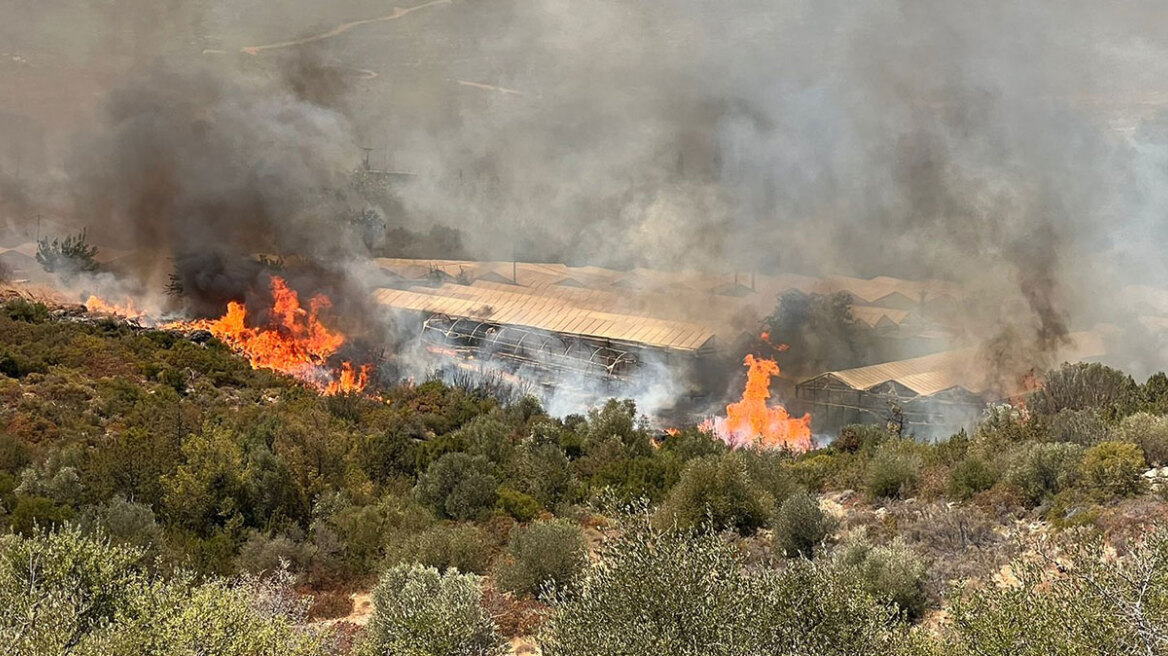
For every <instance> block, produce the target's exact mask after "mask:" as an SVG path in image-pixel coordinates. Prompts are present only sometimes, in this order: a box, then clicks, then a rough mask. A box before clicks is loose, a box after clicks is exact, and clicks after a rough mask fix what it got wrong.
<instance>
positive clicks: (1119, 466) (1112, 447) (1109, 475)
mask: <svg viewBox="0 0 1168 656" xmlns="http://www.w3.org/2000/svg"><path fill="white" fill-rule="evenodd" d="M1143 471H1144V453H1143V452H1142V451H1140V447H1138V446H1136V445H1135V444H1132V443H1130V442H1102V443H1100V444H1096V445H1095V446H1093V447H1091V448H1090V449H1087V452H1086V453H1085V454H1083V460H1082V462H1080V463H1079V473H1080V475H1081V476H1082V482H1083V484H1084V485H1086V486H1087V487H1088V488H1089V489H1090V490H1091V491H1092V492H1094V493H1095V494H1096V495H1099V496H1101V497H1102V498H1105V499H1113V498H1116V497H1129V496H1135V495H1136V494H1139V493H1140V491H1142V490H1143V488H1144V479H1143V478H1142V477H1141V476H1140V474H1142V473H1143Z"/></svg>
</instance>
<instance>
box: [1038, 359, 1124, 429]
mask: <svg viewBox="0 0 1168 656" xmlns="http://www.w3.org/2000/svg"><path fill="white" fill-rule="evenodd" d="M1139 401H1140V389H1139V386H1138V385H1136V382H1135V381H1134V380H1132V378H1131V376H1128V375H1127V374H1125V373H1123V372H1122V371H1117V370H1115V369H1112V368H1111V367H1108V366H1107V365H1103V364H1099V363H1098V362H1090V363H1087V362H1082V363H1077V364H1064V365H1063V366H1062V367H1059V368H1058V369H1055V370H1054V371H1051V372H1048V373H1047V375H1046V379H1045V381H1044V382H1043V385H1042V387H1041V388H1040V389H1039V390H1038V391H1037V392H1035V393H1034V394H1033V398H1032V402H1031V404H1030V405H1031V407H1032V408H1033V410H1034V411H1035V412H1037V413H1040V414H1046V415H1054V414H1057V413H1058V412H1060V411H1061V410H1066V409H1069V410H1094V411H1097V412H1100V413H1101V414H1102V415H1103V416H1104V417H1107V418H1111V419H1115V418H1118V417H1122V416H1124V415H1126V414H1128V413H1130V412H1131V411H1132V410H1133V409H1135V408H1136V407H1137V406H1138V404H1139Z"/></svg>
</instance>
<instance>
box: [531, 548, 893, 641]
mask: <svg viewBox="0 0 1168 656" xmlns="http://www.w3.org/2000/svg"><path fill="white" fill-rule="evenodd" d="M817 563H818V561H795V562H793V563H792V564H791V565H789V566H788V567H785V568H783V570H782V571H773V570H764V571H762V572H759V573H757V574H752V573H750V572H748V571H747V570H746V568H745V567H744V563H743V561H742V559H741V556H740V555H739V553H738V551H737V550H736V549H735V547H734V546H733V545H731V544H728V543H727V542H726V541H725V540H723V539H721V538H720V537H719V536H715V535H697V536H687V535H684V534H682V533H680V532H676V531H669V532H665V533H660V532H655V531H653V530H651V529H649V528H647V527H645V526H643V525H634V526H625V527H624V530H622V532H621V533H620V535H619V536H618V537H616V538H613V539H612V540H610V541H608V542H606V543H605V544H604V545H603V546H602V548H601V554H600V558H599V559H598V560H597V561H596V562H594V563H593V564H591V565H590V566H589V568H588V569H587V571H586V573H585V575H584V576H583V578H582V579H581V584H580V586H579V588H578V590H577V591H576V593H575V594H574V595H573V596H571V597H570V598H569V599H567V600H566V601H564V602H563V603H562V604H560V606H559V607H558V609H557V612H556V613H555V614H554V615H553V616H552V617H551V619H550V621H549V624H548V625H547V626H546V627H545V630H544V632H543V633H542V635H541V636H540V638H541V639H540V645H541V647H542V650H543V653H544V654H545V655H546V656H625V655H630V654H637V655H640V654H671V655H677V656H740V655H741V654H815V655H816V656H844V655H845V654H890V653H893V647H894V644H893V643H894V642H895V641H896V639H897V638H898V637H899V633H898V631H897V630H896V629H895V628H892V627H890V626H889V622H888V619H889V614H888V612H887V611H886V610H885V609H883V608H882V607H880V606H879V605H878V604H877V603H875V602H874V601H873V599H872V597H871V596H870V595H868V594H866V593H865V592H864V591H863V590H862V589H860V588H859V587H858V586H857V585H856V584H855V579H854V578H851V577H847V576H842V575H840V573H839V572H837V571H836V570H835V569H834V568H832V567H829V566H827V565H818V564H817Z"/></svg>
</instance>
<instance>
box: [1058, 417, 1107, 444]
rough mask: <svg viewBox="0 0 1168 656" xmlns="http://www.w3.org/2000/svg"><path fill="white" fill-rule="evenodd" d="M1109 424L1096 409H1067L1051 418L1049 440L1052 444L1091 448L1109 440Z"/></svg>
mask: <svg viewBox="0 0 1168 656" xmlns="http://www.w3.org/2000/svg"><path fill="white" fill-rule="evenodd" d="M1107 434H1108V428H1107V422H1105V421H1103V419H1102V418H1101V417H1100V416H1099V412H1098V411H1097V410H1095V409H1094V408H1088V409H1085V410H1072V409H1070V408H1066V409H1063V410H1060V411H1059V412H1058V414H1056V415H1055V416H1053V417H1051V418H1050V422H1049V425H1048V426H1047V439H1048V440H1049V441H1051V442H1071V443H1073V444H1082V445H1083V446H1091V445H1092V444H1096V443H1098V442H1102V441H1103V440H1106V439H1107Z"/></svg>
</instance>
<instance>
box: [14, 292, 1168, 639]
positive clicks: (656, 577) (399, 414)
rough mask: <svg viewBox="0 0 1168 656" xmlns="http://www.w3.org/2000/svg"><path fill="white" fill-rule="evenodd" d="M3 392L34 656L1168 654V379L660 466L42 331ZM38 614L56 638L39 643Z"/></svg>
mask: <svg viewBox="0 0 1168 656" xmlns="http://www.w3.org/2000/svg"><path fill="white" fill-rule="evenodd" d="M0 374H2V375H0V398H3V405H2V409H0V508H2V511H0V522H2V523H3V526H4V530H5V531H6V532H7V533H8V534H7V535H5V536H4V537H3V538H0V552H2V553H3V558H0V602H3V603H4V604H8V605H9V606H10V607H11V608H12V609H14V613H15V614H13V612H10V613H8V614H7V615H5V614H0V636H3V637H4V639H5V641H6V643H8V644H15V645H17V648H16V649H17V651H16V652H15V653H82V652H77V651H76V650H72V651H71V650H70V649H67V648H65V647H63V646H62V645H65V644H69V643H76V644H80V645H82V646H83V649H82V651H83V652H84V653H92V651H84V650H86V649H88V650H95V649H97V650H100V649H104V648H106V647H108V645H109V644H115V643H116V644H120V645H122V646H123V647H125V646H126V645H137V646H138V647H135V649H138V648H139V647H141V650H140V651H135V652H134V653H154V652H151V651H149V650H148V649H146V648H145V647H142V645H145V644H147V643H149V642H150V641H151V640H159V639H165V640H174V641H177V643H181V644H189V645H192V647H191V648H196V647H197V645H198V643H199V641H200V640H204V639H209V638H206V636H202V635H195V634H189V633H184V631H187V630H188V629H189V626H188V625H187V624H184V623H183V622H184V621H193V622H196V624H198V625H203V624H206V625H208V626H211V627H212V629H208V631H209V632H210V633H211V634H213V633H214V627H215V626H218V624H217V623H219V622H226V621H227V619H226V618H228V617H232V616H235V615H238V616H239V617H247V618H251V619H248V620H247V621H248V622H251V624H248V626H250V627H251V628H240V627H238V626H237V627H235V628H233V629H230V630H227V629H225V631H226V633H225V634H224V635H230V636H231V640H229V641H228V642H230V643H231V644H230V646H222V648H216V653H240V654H251V653H271V652H270V651H265V649H266V648H261V647H258V646H257V645H260V644H268V645H269V647H270V645H273V644H280V645H283V647H281V648H279V649H278V651H280V653H285V652H286V653H306V654H307V653H325V652H328V651H330V650H333V651H335V650H341V651H347V650H350V649H351V650H356V652H360V653H366V652H365V651H362V650H369V649H373V650H374V651H377V650H379V649H380V650H385V649H389V650H390V651H389V653H397V652H396V651H393V649H395V648H394V647H393V645H394V644H399V643H400V641H405V642H404V643H401V644H406V643H408V644H412V645H423V644H428V645H431V647H430V649H432V651H427V652H425V653H435V654H448V653H449V654H456V653H457V654H463V653H465V654H470V653H496V652H497V650H498V649H502V648H503V647H502V646H501V645H503V644H504V639H522V640H520V641H518V642H516V644H522V645H528V647H523V648H524V649H529V648H530V647H529V646H530V645H532V644H536V643H538V644H540V645H541V646H542V648H543V650H544V653H549V654H550V653H555V654H583V653H592V654H604V653H613V654H616V653H648V652H643V651H639V650H642V649H646V648H648V647H647V644H648V643H644V642H643V641H644V640H645V635H646V634H647V633H651V634H652V635H654V636H655V638H656V639H660V640H665V641H667V642H669V643H670V644H675V645H677V652H676V653H693V654H697V653H722V652H717V651H716V650H714V651H711V650H712V649H713V647H712V645H717V644H721V645H729V646H730V647H729V649H730V651H726V652H725V653H745V652H743V651H742V650H743V649H747V648H752V647H750V646H751V645H755V646H756V647H757V646H758V645H764V646H765V651H763V652H760V653H814V654H837V653H838V654H843V653H903V654H925V653H954V654H966V653H969V654H1007V653H1011V654H1015V653H1054V652H1057V653H1084V654H1087V653H1091V654H1095V653H1163V648H1164V642H1163V641H1162V634H1161V633H1160V631H1161V629H1160V627H1162V626H1164V624H1163V623H1162V619H1161V618H1162V617H1164V616H1163V615H1161V613H1164V612H1165V611H1168V607H1165V606H1164V605H1163V602H1162V600H1163V599H1165V598H1168V597H1166V596H1165V595H1166V593H1168V587H1166V586H1168V579H1166V578H1165V570H1164V565H1163V564H1162V563H1163V561H1162V560H1161V555H1162V554H1163V553H1164V549H1168V542H1166V541H1165V537H1164V535H1163V534H1162V533H1158V532H1155V531H1154V530H1153V532H1152V533H1150V534H1148V533H1147V530H1148V529H1149V528H1152V527H1154V526H1155V525H1157V524H1158V523H1160V522H1162V521H1163V519H1164V518H1165V517H1166V516H1168V503H1165V501H1164V500H1163V498H1162V492H1161V490H1162V488H1161V486H1160V484H1159V478H1158V476H1159V475H1160V471H1159V470H1156V469H1153V468H1152V467H1153V466H1154V465H1155V466H1158V465H1159V464H1160V463H1162V462H1164V461H1165V459H1168V418H1165V417H1164V410H1165V409H1166V408H1168V379H1166V378H1165V377H1164V376H1163V375H1162V374H1158V375H1157V376H1154V377H1153V378H1152V379H1150V380H1149V381H1148V382H1147V383H1145V384H1143V385H1139V384H1136V383H1135V382H1134V381H1132V380H1131V379H1130V378H1128V377H1126V376H1125V375H1123V374H1122V373H1120V372H1117V371H1114V370H1110V369H1107V368H1106V367H1102V366H1101V365H1077V366H1073V367H1072V366H1068V367H1065V368H1064V369H1063V370H1060V371H1056V372H1053V373H1052V374H1051V375H1050V377H1049V378H1048V382H1047V385H1046V387H1045V388H1043V389H1041V390H1039V391H1037V392H1035V393H1034V394H1033V395H1032V397H1031V398H1030V399H1028V401H1027V407H1026V408H1009V407H1003V408H999V409H997V410H995V411H993V412H991V413H990V414H988V415H987V418H986V420H985V421H984V422H983V423H982V425H981V427H980V428H979V430H978V431H977V432H976V433H975V434H974V435H969V436H967V435H964V434H959V435H955V436H953V437H952V438H950V439H948V440H945V441H941V442H937V443H931V444H930V443H923V442H918V441H914V440H913V439H912V438H911V436H909V435H900V434H898V432H897V427H896V426H890V427H888V428H887V429H885V428H879V427H871V426H869V427H849V428H847V429H845V430H844V431H843V432H841V434H840V436H839V437H838V438H837V439H836V440H835V442H834V443H833V444H832V446H831V447H829V448H825V449H820V450H816V451H812V452H810V453H806V454H802V455H797V454H790V453H785V452H777V451H756V450H753V449H749V448H748V449H742V450H739V451H728V450H727V449H726V447H725V445H723V444H722V443H721V442H718V441H716V440H713V439H712V438H710V437H708V436H707V435H705V434H704V433H702V432H700V431H698V430H697V429H696V428H694V427H688V428H684V429H682V430H680V431H679V432H678V433H677V434H676V435H673V436H664V435H657V434H655V433H652V432H650V431H649V430H648V429H647V427H646V425H645V424H644V423H643V422H642V421H641V420H639V419H638V417H637V412H636V408H635V407H633V406H632V404H631V403H628V402H621V401H616V400H613V401H610V402H609V403H607V404H606V405H604V406H603V407H601V408H597V409H595V410H594V411H592V412H590V413H589V414H588V416H570V417H564V418H555V417H549V416H547V415H546V414H545V413H544V412H543V411H542V410H541V409H540V407H539V405H538V403H536V402H535V401H534V400H532V399H530V398H514V397H513V395H509V394H508V390H507V388H506V387H505V386H502V385H499V384H498V383H497V382H492V381H486V382H480V383H479V384H477V385H476V384H472V382H471V381H467V382H466V383H465V384H462V385H454V386H452V385H448V384H444V383H441V382H437V381H429V382H418V383H415V384H401V385H397V386H394V387H391V388H388V389H382V390H378V391H377V392H375V393H372V394H370V395H367V396H354V395H348V396H346V395H340V396H332V397H324V396H320V395H319V394H317V393H316V392H314V391H312V390H310V389H308V388H305V387H303V386H302V385H301V384H299V383H297V382H295V381H293V380H292V379H289V378H285V377H282V376H278V375H275V374H271V373H268V372H265V371H262V370H253V369H251V367H250V366H249V365H248V364H247V363H246V362H245V361H244V360H242V359H240V358H239V357H237V356H235V355H233V354H232V353H231V352H230V351H229V350H228V349H227V348H226V347H224V346H222V345H220V344H218V343H217V342H215V341H214V340H213V339H212V340H205V339H204V336H199V335H195V334H184V333H179V332H167V331H159V330H147V329H142V328H139V327H136V326H133V325H130V324H127V323H124V322H118V321H113V320H110V319H102V318H98V317H95V316H91V315H86V314H84V313H77V312H66V311H63V310H61V309H52V308H49V307H47V306H44V305H40V304H36V303H30V302H27V301H24V300H14V301H11V302H8V303H7V304H5V305H3V306H2V311H0ZM509 397H510V398H509ZM807 492H810V493H812V494H811V496H810V497H809V496H808V495H807ZM1149 535H1150V537H1148V536H1149ZM1099 540H1102V541H1103V542H1099ZM22 554H23V555H22ZM30 554H31V557H30ZM1116 554H1118V555H1119V558H1118V559H1116V558H1115V555H1116ZM428 568H432V569H428ZM70 572H71V573H70ZM440 572H444V573H445V574H440ZM646 572H648V573H650V574H649V575H646ZM464 573H465V574H467V575H469V576H466V575H464ZM474 575H481V576H482V577H483V578H478V577H477V576H474ZM103 586H104V587H103ZM141 586H148V587H149V586H154V588H152V589H157V590H158V591H159V592H158V593H157V594H156V595H153V596H148V597H143V596H142V594H141V592H133V591H134V590H141V589H143V588H141ZM374 587H376V589H375V591H374V592H373V596H372V607H362V608H358V609H354V608H353V607H352V597H353V593H360V594H358V595H357V596H358V597H359V598H360V599H362V600H368V599H369V597H368V596H367V594H366V593H367V591H369V590H370V589H373V588H374ZM975 590H976V591H977V592H976V593H974V594H970V591H975ZM423 591H427V592H423ZM95 595H96V596H95ZM305 595H307V596H305ZM418 595H421V596H418ZM1020 595H1021V596H1020ZM1035 595H1037V596H1035ZM310 597H311V598H312V599H314V601H312V600H310ZM298 598H299V599H301V601H293V600H294V599H298ZM210 599H217V600H219V601H218V602H216V603H220V605H219V606H215V605H214V604H212V605H208V604H209V603H210V602H209V600H210ZM279 599H283V600H284V601H283V602H279V603H277V600H279ZM422 599H426V600H427V601H426V602H425V603H423V602H422V601H421V600H422ZM45 604H50V605H53V607H54V608H56V609H57V611H55V612H58V613H59V614H60V616H61V617H63V618H66V619H65V620H62V623H53V624H41V625H37V626H36V627H35V628H33V629H29V628H28V627H27V625H25V624H22V623H21V620H20V619H19V618H20V617H22V616H24V615H22V613H25V612H27V613H34V614H35V613H36V612H39V611H37V610H36V609H37V608H44V607H46V606H45ZM143 604H145V605H143ZM223 604H225V605H223ZM231 604H237V606H231ZM1132 604H1136V605H1135V606H1133V605H1132ZM1141 604H1142V605H1141ZM230 608H235V610H229V609H230ZM165 609H169V610H166V611H165V612H164V610H165ZM225 609H227V610H225ZM646 611H652V612H648V613H647V614H646ZM1137 611H1138V612H1139V613H1143V615H1139V616H1136V615H1133V613H1135V612H1137ZM168 613H170V614H168ZM173 613H178V615H175V616H174V617H175V618H180V617H186V618H188V620H184V621H180V620H179V619H165V618H168V617H171V614H173ZM240 613H242V615H239V614H240ZM678 613H683V614H685V615H686V616H687V618H688V619H686V620H685V621H684V622H683V623H681V624H680V625H677V626H673V628H672V629H667V627H668V626H670V625H671V623H672V622H673V621H674V620H673V619H671V618H673V617H676V616H677V614H678ZM350 614H353V616H354V617H357V618H359V619H358V622H355V623H354V622H348V621H345V620H344V619H343V618H345V617H346V616H350ZM148 615H149V619H148V617H147V616H148ZM134 618H137V619H134ZM160 618H161V619H160ZM329 618H342V619H341V621H335V620H330V619H329ZM1007 619H1008V622H1007ZM1039 620H1041V621H1039ZM1141 623H1143V624H1141ZM358 624H360V625H358ZM224 626H226V625H224ZM22 627H24V628H22ZM98 627H101V628H98ZM600 627H605V628H604V629H601V628H600ZM776 627H778V628H776ZM1011 627H1012V628H1011ZM1149 627H1150V628H1149ZM1056 628H1057V629H1058V630H1055V629H1056ZM647 629H651V631H647ZM667 630H668V631H675V632H676V634H662V633H661V632H662V631H667ZM419 632H420V633H419ZM261 635H262V636H266V637H264V638H261V637H260V636H261ZM160 636H168V637H165V638H160ZM587 636H591V637H589V638H587V639H586V637H587ZM1092 636H1094V637H1092ZM594 638H595V640H593V639H594ZM601 638H603V639H601ZM253 640H254V641H259V642H252V641H253ZM263 640H272V641H276V642H270V643H263ZM110 641H113V642H110ZM184 641H188V642H184ZM189 641H193V642H189ZM231 641H234V642H231ZM395 641H398V642H395ZM1092 641H1094V642H1092ZM1100 641H1103V642H1100ZM224 644H225V645H226V644H227V643H224ZM653 644H656V645H660V644H662V643H661V642H654V643H653ZM1101 644H1102V645H1106V646H1107V649H1104V650H1103V651H1100V645H1101ZM54 645H55V646H54ZM103 645H105V647H103ZM434 645H447V646H446V647H438V646H434ZM450 645H454V646H453V647H451V646H450ZM476 645H477V646H476ZM492 645H493V646H492ZM685 645H689V646H688V647H686V646H685ZM695 645H696V647H695ZM702 645H705V646H704V647H703V646H702ZM1020 645H1027V647H1026V648H1027V649H1031V651H1018V649H1019V646H1020ZM1115 645H1121V648H1119V649H1115ZM1129 646H1130V648H1129ZM1139 646H1146V647H1148V648H1149V651H1142V650H1138V649H1137V647H1139ZM126 648H129V647H126ZM758 648H760V649H762V648H763V647H758ZM22 649H23V650H25V651H21V650H22ZM476 650H478V651H476ZM483 650H485V651H483ZM492 650H494V651H492ZM630 650H632V651H630ZM784 650H786V651H784ZM857 650H858V651H857ZM1045 650H1053V652H1052V651H1045ZM1076 650H1077V651H1076ZM103 653H109V652H103ZM119 653H121V652H119ZM167 653H171V652H167ZM380 653H386V652H385V651H381V652H380Z"/></svg>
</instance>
